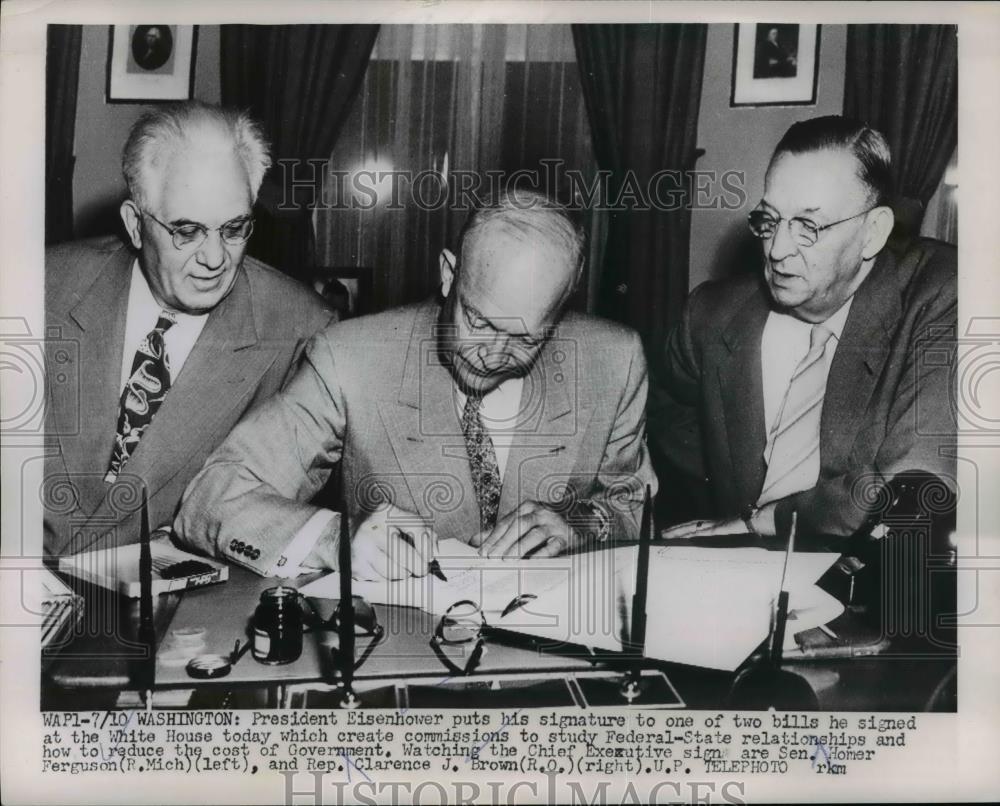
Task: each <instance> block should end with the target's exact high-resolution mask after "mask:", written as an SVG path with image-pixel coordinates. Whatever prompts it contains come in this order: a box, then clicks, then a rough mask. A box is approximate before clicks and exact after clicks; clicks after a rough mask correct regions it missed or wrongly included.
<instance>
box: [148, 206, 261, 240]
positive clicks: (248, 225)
mask: <svg viewBox="0 0 1000 806" xmlns="http://www.w3.org/2000/svg"><path fill="white" fill-rule="evenodd" d="M139 212H140V213H142V214H143V215H144V216H148V217H149V218H151V219H153V221H155V222H156V223H157V224H159V225H160V226H161V227H163V229H165V230H166V231H167V232H169V233H170V237H171V239H172V240H173V242H174V249H197V248H198V247H200V246H201V245H202V244H203V243H205V239H206V238H208V233H209V232H215V231H218V232H219V235H221V236H222V240H223V241H224V242H225V243H227V244H229V245H230V246H240V245H241V244H245V243H246V242H247V241H248V240H250V236H251V235H252V234H253V216H252V215H245V216H240V217H239V218H234V219H231V220H230V221H227V222H226V223H224V224H221V225H219V226H218V227H206V226H205V225H204V224H198V223H195V222H193V221H192V222H188V223H184V224H178V225H177V226H175V227H172V226H170V225H169V224H164V223H163V222H162V221H160V219H158V218H157V217H156V216H155V215H153V214H152V213H151V212H149V211H148V210H140V211H139Z"/></svg>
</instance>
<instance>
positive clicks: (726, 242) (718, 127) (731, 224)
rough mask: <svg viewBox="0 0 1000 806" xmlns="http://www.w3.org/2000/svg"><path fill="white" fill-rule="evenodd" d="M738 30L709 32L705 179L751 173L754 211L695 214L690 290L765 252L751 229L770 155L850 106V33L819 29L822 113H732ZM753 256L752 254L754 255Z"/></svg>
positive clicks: (701, 125) (701, 119)
mask: <svg viewBox="0 0 1000 806" xmlns="http://www.w3.org/2000/svg"><path fill="white" fill-rule="evenodd" d="M734 29H735V26H733V25H710V26H709V28H708V41H707V43H706V52H705V77H704V82H703V85H702V93H701V110H700V112H699V115H698V146H699V148H703V149H705V155H704V156H703V157H702V158H701V159H700V160H698V164H697V168H698V170H699V171H718V172H719V173H720V174H721V173H722V172H724V171H727V170H733V169H735V170H741V171H745V173H746V190H747V193H748V198H747V206H745V207H742V208H740V209H738V210H695V211H694V212H693V213H692V216H691V279H690V287H691V288H694V287H695V286H696V285H698V284H700V283H702V282H704V281H705V280H709V279H714V278H719V277H725V276H727V275H729V274H731V273H732V271H733V266H735V265H739V264H740V263H741V262H742V263H745V262H746V260H745V257H746V255H747V254H748V253H749V254H751V255H755V254H756V253H757V252H758V251H759V247H758V246H757V243H756V240H755V239H754V238H753V236H751V235H750V234H749V233H748V231H747V227H746V215H747V213H748V212H749V211H750V210H751V209H752V207H753V206H754V205H755V204H756V203H757V202H758V201H759V200H760V197H761V194H762V193H763V188H764V171H765V170H766V168H767V162H768V160H769V159H770V157H771V151H772V149H773V148H774V146H775V145H776V144H777V142H778V140H779V139H781V135H782V134H784V133H785V130H786V129H787V128H788V127H789V126H790V125H791V124H792V123H794V122H796V121H798V120H804V119H806V118H811V117H816V116H818V115H834V114H836V115H839V114H841V113H842V111H843V106H844V64H845V61H844V49H845V47H846V42H847V29H846V27H845V26H843V25H824V26H822V27H821V28H820V48H819V57H820V61H819V76H818V80H817V89H816V105H815V106H788V107H777V106H765V107H735V108H734V107H730V106H729V97H730V91H731V83H732V61H733V36H734ZM751 250H752V251H751Z"/></svg>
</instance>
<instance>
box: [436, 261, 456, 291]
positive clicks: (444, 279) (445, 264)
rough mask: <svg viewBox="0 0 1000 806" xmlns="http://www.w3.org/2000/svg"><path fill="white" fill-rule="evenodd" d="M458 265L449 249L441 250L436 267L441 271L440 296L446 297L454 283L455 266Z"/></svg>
mask: <svg viewBox="0 0 1000 806" xmlns="http://www.w3.org/2000/svg"><path fill="white" fill-rule="evenodd" d="M457 264H458V261H457V259H456V258H455V253H454V252H452V251H451V250H450V249H442V250H441V255H440V257H438V267H439V268H440V269H441V296H442V297H447V296H448V294H450V293H451V287H452V285H453V284H454V282H455V266H456V265H457Z"/></svg>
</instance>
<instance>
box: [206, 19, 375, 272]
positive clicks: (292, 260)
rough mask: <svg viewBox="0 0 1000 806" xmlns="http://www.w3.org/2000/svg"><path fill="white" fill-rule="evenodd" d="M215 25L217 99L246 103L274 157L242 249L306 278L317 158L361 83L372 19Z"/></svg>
mask: <svg viewBox="0 0 1000 806" xmlns="http://www.w3.org/2000/svg"><path fill="white" fill-rule="evenodd" d="M221 29H222V37H221V58H220V61H221V69H222V103H223V104H224V105H226V106H236V107H241V108H246V109H249V111H250V113H251V114H252V115H253V116H254V117H255V118H256V119H257V120H259V121H260V122H261V123H262V124H263V126H264V129H265V131H266V133H267V135H268V137H269V138H270V140H271V145H272V157H273V159H274V167H273V168H272V170H271V171H270V172H269V174H268V177H267V178H266V179H265V185H264V186H263V187H262V188H261V193H260V197H259V199H258V206H257V224H256V234H255V235H254V237H253V238H252V239H251V241H250V244H251V245H250V253H251V254H253V255H254V256H255V257H258V258H260V259H261V260H264V261H265V262H267V263H270V264H271V265H273V266H275V267H276V268H279V269H281V270H282V271H284V272H286V273H287V274H290V275H292V276H293V277H297V278H299V279H302V280H308V279H310V273H311V271H312V269H313V267H314V266H315V262H316V258H315V242H316V239H315V233H314V231H313V224H312V210H313V208H314V207H315V205H316V204H317V203H318V202H319V201H320V197H321V192H322V191H321V188H322V176H321V174H322V170H323V165H325V163H326V160H328V159H329V156H330V152H331V151H332V150H333V146H334V143H335V142H336V140H337V135H338V134H339V132H340V129H341V127H342V125H343V123H344V121H345V120H346V118H347V115H348V113H349V111H350V108H351V103H352V101H353V100H354V98H355V96H356V95H357V92H358V88H359V87H360V86H361V81H362V78H363V77H364V74H365V70H366V69H367V66H368V60H369V57H370V55H371V51H372V46H373V45H374V43H375V38H376V36H377V35H378V26H377V25H223V26H221ZM310 161H311V162H310ZM292 180H294V182H295V183H296V185H295V187H292V186H291V181H292Z"/></svg>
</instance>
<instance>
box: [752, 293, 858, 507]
mask: <svg viewBox="0 0 1000 806" xmlns="http://www.w3.org/2000/svg"><path fill="white" fill-rule="evenodd" d="M851 299H853V297H852V298H851ZM851 299H849V300H847V302H845V303H844V304H843V305H841V306H840V308H839V309H838V310H837V312H836V313H835V314H833V316H831V317H830V318H829V319H827V320H826V321H825V322H820V323H819V324H821V325H823V326H824V327H826V328H827V329H828V330H829V331H830V332H831V333H833V337H832V338H830V339H828V340H827V342H826V352H825V358H826V375H827V376H829V373H830V365H831V364H832V363H833V355H834V353H835V352H836V351H837V345H838V344H839V343H840V334H841V333H843V331H844V323H845V322H846V321H847V314H848V313H850V310H851ZM812 329H813V325H812V323H811V322H803V321H802V320H801V319H796V318H795V317H794V316H791V315H789V314H787V313H778V312H777V311H771V313H769V314H768V316H767V322H766V323H765V324H764V332H763V334H762V335H761V339H760V368H761V378H762V379H763V387H764V427H765V429H766V433H767V435H768V436H767V448H765V451H764V455H765V456H767V455H768V454H769V453H770V451H769V450H768V448H770V445H771V432H772V431H773V430H774V428H775V426H777V424H778V423H777V420H778V417H779V416H780V415H781V403H782V401H783V400H784V399H785V395H786V394H787V393H788V387H789V386H791V384H792V375H794V374H795V368H796V367H797V366H798V365H799V364H800V363H801V361H802V359H803V358H805V357H806V353H808V352H809V337H810V334H811V333H812ZM814 485H815V479H813V480H811V483H810V484H809V485H807V486H806V487H804V488H803V489H809V487H812V486H814Z"/></svg>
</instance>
